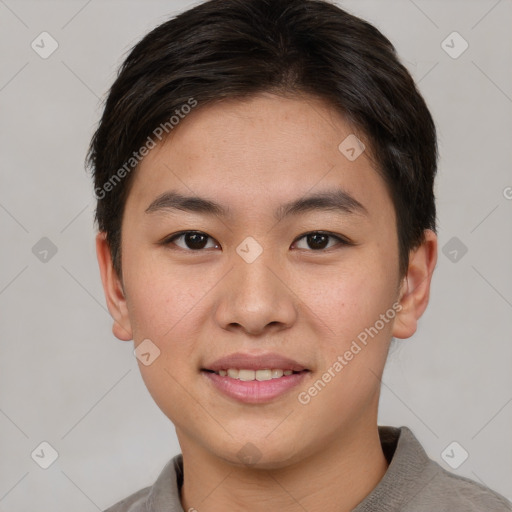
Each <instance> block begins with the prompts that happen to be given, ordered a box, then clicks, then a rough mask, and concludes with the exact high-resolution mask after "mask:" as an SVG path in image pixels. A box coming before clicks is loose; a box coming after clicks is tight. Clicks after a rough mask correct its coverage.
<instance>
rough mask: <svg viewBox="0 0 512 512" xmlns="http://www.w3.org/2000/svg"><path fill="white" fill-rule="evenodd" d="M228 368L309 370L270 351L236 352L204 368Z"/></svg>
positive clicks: (215, 369)
mask: <svg viewBox="0 0 512 512" xmlns="http://www.w3.org/2000/svg"><path fill="white" fill-rule="evenodd" d="M228 368H236V369H239V370H240V369H244V370H262V369H266V368H268V369H270V370H272V369H273V368H276V369H281V370H292V371H294V372H301V371H303V370H307V368H306V367H305V366H304V365H302V364H300V363H298V362H297V361H294V360H293V359H290V358H289V357H285V356H282V355H280V354H275V353H268V354H259V355H254V354H244V353H242V352H236V353H234V354H230V355H229V356H225V357H221V358H220V359H217V360H216V361H214V362H213V363H210V364H208V365H206V366H205V367H204V368H203V370H212V371H214V372H218V371H219V370H227V369H228Z"/></svg>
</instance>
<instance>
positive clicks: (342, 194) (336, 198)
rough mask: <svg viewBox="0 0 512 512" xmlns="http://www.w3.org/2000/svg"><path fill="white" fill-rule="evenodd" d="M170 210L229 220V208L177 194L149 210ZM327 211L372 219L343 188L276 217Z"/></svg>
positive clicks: (280, 209) (169, 194)
mask: <svg viewBox="0 0 512 512" xmlns="http://www.w3.org/2000/svg"><path fill="white" fill-rule="evenodd" d="M166 210H181V211H185V212H192V213H202V214H207V215H214V216H216V217H227V216H228V215H229V213H230V210H229V208H226V207H225V206H223V205H221V204H219V203H216V202H215V201H212V200H211V199H206V198H204V197H199V196H185V195H183V194H180V193H179V192H175V191H168V192H164V193H163V194H161V195H160V196H158V197H157V198H156V199H155V200H154V201H153V202H152V203H151V204H150V205H149V206H148V207H147V208H146V210H145V211H146V213H154V212H160V211H166ZM318 210H325V211H334V212H338V213H342V214H360V215H368V211H367V209H366V208H365V207H364V206H363V205H362V204H361V203H360V202H359V201H358V200H357V199H355V198H354V197H352V196H351V195H350V194H349V193H348V192H346V191H345V190H343V189H341V188H337V189H334V190H326V191H323V192H318V193H315V194H311V195H308V196H306V197H301V198H299V199H296V200H294V201H290V202H288V203H286V204H283V205H281V206H279V207H278V208H277V210H276V211H275V212H274V217H275V218H276V220H277V221H280V220H282V219H284V218H285V217H288V216H290V215H297V214H301V213H306V212H312V211H318Z"/></svg>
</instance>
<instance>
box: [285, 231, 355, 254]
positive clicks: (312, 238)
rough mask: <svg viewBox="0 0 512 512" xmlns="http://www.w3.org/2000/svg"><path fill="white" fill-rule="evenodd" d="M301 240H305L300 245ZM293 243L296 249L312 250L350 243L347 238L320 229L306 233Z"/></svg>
mask: <svg viewBox="0 0 512 512" xmlns="http://www.w3.org/2000/svg"><path fill="white" fill-rule="evenodd" d="M301 240H305V244H304V243H303V245H302V247H300V246H299V245H298V244H299V242H300V241H301ZM332 241H334V243H331V242H332ZM295 244H296V245H297V248H298V249H311V250H313V251H321V250H323V249H328V248H331V247H333V246H335V245H350V244H349V242H348V241H347V240H344V239H343V238H341V237H340V236H337V235H333V234H331V233H324V232H322V231H314V232H311V233H306V234H305V235H302V236H301V237H300V238H298V239H297V241H296V242H295Z"/></svg>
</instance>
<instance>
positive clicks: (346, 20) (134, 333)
mask: <svg viewBox="0 0 512 512" xmlns="http://www.w3.org/2000/svg"><path fill="white" fill-rule="evenodd" d="M89 164H90V166H91V168H92V171H93V174H94V183H95V191H96V197H97V200H98V202H97V209H96V220H97V223H98V227H99V234H98V237H97V251H98V260H99V263H100V270H101V274H102V279H103V284H104V289H105V294H106V298H107V304H108V307H109V310H110V312H111V314H112V316H113V319H114V328H113V329H114V334H115V335H116V336H117V337H118V338H120V339H123V340H131V339H133V340H134V342H135V345H136V346H138V345H140V344H141V343H142V342H143V340H147V339H149V340H151V344H152V345H151V346H154V347H157V349H158V350H157V351H159V356H158V357H157V358H156V359H154V361H153V362H152V363H151V364H149V365H147V366H146V365H145V364H142V362H140V363H139V366H140V369H141V372H142V375H143V378H144V380H145V382H146V384H147V386H148V389H149V391H150V392H151V394H152V396H153V397H154V399H155V401H156V402H157V404H158V405H159V406H160V407H161V409H162V410H163V412H164V413H165V414H166V415H167V416H168V417H169V418H170V419H171V420H172V421H173V422H174V424H175V425H176V429H177V433H178V437H179V439H180V443H182V447H183V445H188V446H195V447H200V449H201V450H204V452H205V453H207V454H209V455H211V456H218V457H221V458H224V459H226V460H230V461H231V462H233V463H236V462H237V460H238V459H239V456H238V455H237V454H238V451H239V450H240V448H241V447H243V446H244V445H245V443H247V442H251V443H252V444H254V445H255V446H257V447H258V448H259V451H260V453H261V461H260V464H261V465H262V466H264V465H267V466H268V467H271V466H275V465H279V464H284V461H291V460H299V459H300V458H301V457H305V456H307V455H308V454H311V453H314V452H318V451H319V450H320V447H322V446H328V445H329V442H334V441H335V440H336V439H339V433H340V431H343V432H345V433H346V436H349V437H350V436H351V435H353V434H354V433H355V432H356V431H357V429H359V431H360V429H361V428H368V426H369V425H370V424H371V423H372V422H375V421H376V413H377V403H378V394H379V393H378V391H379V376H380V375H381V374H382V371H383V367H384V364H385V360H386V356H387V351H388V348H389V343H390V340H391V338H392V337H393V336H394V337H398V338H407V337H409V336H411V335H412V334H413V333H414V332H415V330H416V325H417V320H418V319H419V317H420V316H421V315H422V313H423V311H424V310H425V308H426V306H427V303H428V296H429V286H430V277H431V274H432V271H433V269H434V266H435V262H436V254H437V244H436V236H435V229H436V226H435V202H434V194H433V183H434V176H435V172H436V165H437V146H436V133H435V126H434V123H433V121H432V118H431V115H430V113H429V111H428V108H427V106H426V104H425V102H424V100H423V99H422V97H421V95H420V94H419V92H418V90H417V88H416V87H415V84H414V82H413V80H412V78H411V76H410V75H409V73H408V72H407V70H406V69H405V67H404V66H403V65H402V64H401V63H400V62H399V60H398V58H397V56H396V54H395V51H394V48H393V46H392V44H391V43H390V42H389V41H388V39H386V38H385V37H384V36H383V35H382V34H381V33H380V32H379V31H378V30H377V29H376V28H375V27H373V26H371V25H370V24H368V23H366V22H365V21H363V20H361V19H358V18H356V17H354V16H352V15H350V14H348V13H346V12H345V11H343V10H341V9H339V8H338V7H336V6H334V5H332V4H329V3H326V2H323V1H318V0H306V1H304V0H211V1H209V2H206V3H204V4H201V5H199V6H197V7H194V8H193V9H191V10H189V11H186V12H184V13H183V14H181V15H179V16H178V17H176V18H174V19H172V20H170V21H168V22H166V23H164V24H162V25H160V26H158V27H157V28H155V29H154V30H153V31H152V32H150V33H149V34H148V35H147V36H145V37H144V39H142V41H140V42H139V43H138V44H137V45H136V46H135V47H134V48H133V49H132V50H131V52H130V54H129V55H128V57H127V58H126V60H125V62H124V63H123V65H122V68H121V69H120V72H119V75H118V77H117V79H116V81H115V83H114V84H113V86H112V88H111V90H110V93H109V95H108V98H107V101H106V105H105V109H104V113H103V116H102V119H101V122H100V125H99V127H98V129H97V131H96V133H95V135H94V137H93V140H92V142H91V147H90V152H89ZM190 232H195V233H190ZM364 333H366V338H365V335H364ZM348 352H350V353H351V354H352V356H350V355H349V354H348ZM233 353H243V354H246V355H248V354H249V355H252V356H254V357H258V356H261V355H268V354H269V353H274V354H278V355H281V356H285V357H288V358H291V359H293V360H294V361H296V363H297V364H298V365H299V366H301V367H303V368H304V371H302V372H301V377H300V378H301V381H300V384H299V385H298V387H297V386H296V387H294V388H293V389H290V390H289V391H287V392H285V393H283V394H281V395H279V396H277V397H275V398H273V399H271V400H267V401H265V402H256V401H254V402H251V403H248V402H240V401H238V400H236V399H234V398H233V397H229V396H226V395H224V394H222V393H220V392H219V391H218V389H217V388H216V387H215V385H212V383H211V379H210V376H209V375H208V374H209V373H211V370H212V368H213V367H214V366H215V364H214V363H215V361H217V360H218V359H219V358H222V357H225V356H228V355H230V354H233ZM344 354H346V355H347V357H346V358H343V355H344ZM339 356H342V359H343V363H342V362H341V360H340V359H339ZM336 361H337V362H338V363H339V365H335V363H336ZM340 365H341V368H340ZM327 374H329V375H330V378H329V377H328V376H326V377H325V378H324V377H323V376H325V375H327ZM319 381H321V382H322V383H323V384H322V383H319ZM326 381H327V382H326ZM315 383H316V387H315ZM313 387H314V388H315V389H316V392H315V391H313V390H312V388H313ZM308 390H310V391H308ZM300 392H303V394H302V395H300ZM304 393H305V394H304ZM301 397H302V399H301ZM308 397H309V398H308ZM292 408H293V410H294V416H293V418H294V420H293V421H290V422H286V421H283V423H282V424H281V425H280V427H279V429H278V430H276V431H275V433H274V434H273V435H269V432H271V431H272V429H274V428H275V425H276V424H278V423H279V421H280V420H283V418H284V416H285V415H286V413H287V412H288V409H292ZM304 432H307V434H306V435H305V437H304ZM299 439H300V441H301V443H300V446H301V447H300V448H298V447H297V446H298V441H299Z"/></svg>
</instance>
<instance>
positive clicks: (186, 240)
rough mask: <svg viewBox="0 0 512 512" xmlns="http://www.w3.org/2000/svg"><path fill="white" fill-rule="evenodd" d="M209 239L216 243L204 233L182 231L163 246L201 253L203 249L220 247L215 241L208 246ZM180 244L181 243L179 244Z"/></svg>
mask: <svg viewBox="0 0 512 512" xmlns="http://www.w3.org/2000/svg"><path fill="white" fill-rule="evenodd" d="M208 239H210V240H212V241H215V240H214V239H213V238H212V237H211V236H209V235H207V234H206V233H203V232H202V231H182V232H181V233H175V234H174V235H171V236H170V237H168V238H166V239H165V240H163V241H162V244H163V245H170V244H174V245H177V246H178V247H180V248H181V249H184V250H189V251H200V250H201V249H210V248H212V247H213V248H215V247H218V246H219V244H218V243H217V242H216V241H215V243H213V245H208ZM178 242H179V243H178Z"/></svg>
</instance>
